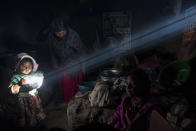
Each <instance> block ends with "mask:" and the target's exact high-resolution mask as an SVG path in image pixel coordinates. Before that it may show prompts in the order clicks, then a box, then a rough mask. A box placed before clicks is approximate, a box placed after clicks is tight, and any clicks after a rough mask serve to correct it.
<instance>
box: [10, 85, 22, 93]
mask: <svg viewBox="0 0 196 131" xmlns="http://www.w3.org/2000/svg"><path fill="white" fill-rule="evenodd" d="M19 89H20V86H19V85H18V84H16V85H13V87H12V93H14V94H16V93H18V92H19Z"/></svg>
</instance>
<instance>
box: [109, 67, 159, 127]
mask: <svg viewBox="0 0 196 131" xmlns="http://www.w3.org/2000/svg"><path fill="white" fill-rule="evenodd" d="M127 81H128V86H127V87H126V93H127V96H125V97H124V98H123V100H122V102H121V104H120V105H119V107H118V109H117V111H116V112H115V113H114V114H113V116H112V117H111V118H110V119H109V121H108V124H109V125H111V126H113V127H114V128H116V129H118V130H120V131H147V130H148V129H149V120H150V116H151V112H152V110H157V111H158V112H160V111H161V106H160V102H159V100H158V99H157V98H155V97H150V95H149V92H150V91H149V90H150V86H151V83H150V80H149V78H148V76H147V74H146V73H145V72H144V71H143V70H141V69H136V70H135V71H133V72H132V73H131V74H130V75H129V76H128V78H127Z"/></svg>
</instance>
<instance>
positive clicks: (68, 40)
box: [47, 18, 85, 104]
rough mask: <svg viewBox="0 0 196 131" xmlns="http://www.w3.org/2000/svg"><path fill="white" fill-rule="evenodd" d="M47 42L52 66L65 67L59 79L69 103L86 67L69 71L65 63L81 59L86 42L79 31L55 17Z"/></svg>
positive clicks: (63, 94)
mask: <svg viewBox="0 0 196 131" xmlns="http://www.w3.org/2000/svg"><path fill="white" fill-rule="evenodd" d="M47 43H48V45H49V50H50V51H49V52H50V57H51V62H52V66H53V67H54V68H57V69H58V68H63V69H64V70H63V72H61V73H62V74H61V75H60V78H59V80H58V81H59V87H60V91H61V94H62V97H63V99H64V101H65V103H66V104H67V103H68V102H69V101H70V100H71V98H72V97H73V96H74V95H75V93H77V91H78V87H77V84H78V83H81V82H82V80H83V74H84V72H85V67H84V65H82V66H80V67H81V68H80V71H79V72H76V73H68V71H69V70H68V69H66V68H65V65H67V64H70V63H72V61H77V60H79V59H80V57H81V56H82V55H83V54H84V50H85V48H84V44H83V43H82V41H81V39H80V37H79V35H78V33H77V32H76V31H74V30H73V29H71V28H70V27H69V26H68V25H66V24H65V23H64V22H63V20H62V19H60V18H55V19H53V20H52V22H51V23H50V25H49V32H48V37H47Z"/></svg>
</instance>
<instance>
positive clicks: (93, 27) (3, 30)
mask: <svg viewBox="0 0 196 131" xmlns="http://www.w3.org/2000/svg"><path fill="white" fill-rule="evenodd" d="M173 1H175V0H173ZM183 2H184V1H183ZM191 2H192V0H188V2H187V0H186V2H184V3H183V4H184V5H183V7H184V8H185V7H188V5H190V3H191ZM187 3H189V4H187ZM108 11H131V12H132V15H133V17H132V27H131V28H132V32H133V33H134V32H137V31H138V30H140V29H144V28H146V27H147V26H149V25H151V24H152V23H153V22H155V21H157V22H159V21H161V20H164V19H165V18H166V17H168V16H170V17H172V16H173V15H174V11H173V2H171V1H170V0H161V1H157V0H148V1H145V0H138V1H136V0H123V1H120V0H58V1H31V2H29V1H23V2H19V1H9V0H8V1H7V2H6V3H2V2H1V4H0V18H1V21H0V47H1V48H0V53H3V52H6V51H10V50H11V51H17V52H20V51H26V50H33V48H34V47H33V46H32V45H33V44H38V41H37V35H38V33H39V31H40V30H41V29H42V28H43V27H44V26H47V24H48V23H49V21H50V20H51V18H52V17H53V15H55V14H59V15H62V16H63V17H64V19H65V20H66V21H68V23H69V24H70V26H71V27H72V28H73V29H75V30H76V31H77V32H78V33H79V34H80V36H81V39H82V41H83V42H84V43H85V45H86V47H87V48H88V49H89V50H93V47H96V46H94V43H95V39H96V33H97V32H98V35H99V36H100V37H101V35H102V34H101V33H102V25H101V24H102V20H101V16H102V13H103V12H108Z"/></svg>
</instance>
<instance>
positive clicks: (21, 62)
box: [17, 58, 33, 72]
mask: <svg viewBox="0 0 196 131" xmlns="http://www.w3.org/2000/svg"><path fill="white" fill-rule="evenodd" d="M26 62H29V63H31V65H32V69H33V61H32V60H31V59H30V58H24V59H22V60H21V61H20V64H19V66H18V69H17V72H20V66H21V65H23V64H24V63H26Z"/></svg>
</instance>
